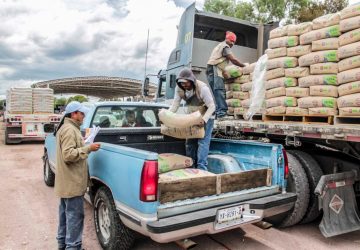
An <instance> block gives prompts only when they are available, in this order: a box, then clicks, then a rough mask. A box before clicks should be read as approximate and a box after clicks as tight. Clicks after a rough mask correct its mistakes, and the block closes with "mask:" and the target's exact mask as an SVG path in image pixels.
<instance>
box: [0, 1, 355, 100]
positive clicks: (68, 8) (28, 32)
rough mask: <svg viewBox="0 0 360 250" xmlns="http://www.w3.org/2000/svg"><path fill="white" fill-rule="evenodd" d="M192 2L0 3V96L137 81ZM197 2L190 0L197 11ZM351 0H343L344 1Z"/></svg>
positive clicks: (152, 69)
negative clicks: (62, 85)
mask: <svg viewBox="0 0 360 250" xmlns="http://www.w3.org/2000/svg"><path fill="white" fill-rule="evenodd" d="M193 2H194V0H75V1H74V0H51V1H49V0H31V1H29V0H0V24H1V25H0V98H3V97H4V94H5V91H6V89H8V88H9V87H10V86H30V85H31V84H32V83H35V82H39V81H44V80H51V79H58V78H65V77H75V76H100V75H101V76H120V77H129V78H134V79H142V78H143V75H144V60H145V59H144V58H145V50H146V38H147V30H148V29H150V40H149V53H148V70H147V72H148V73H157V72H158V71H159V70H160V69H161V68H165V67H166V63H167V60H168V56H169V54H170V52H171V50H172V49H173V48H174V46H175V41H176V35H177V29H176V25H177V24H178V23H179V20H180V17H181V14H182V13H183V11H184V9H185V8H186V7H187V6H189V5H190V4H191V3H193ZM203 2H204V0H197V6H198V7H199V8H200V9H201V8H202V5H203ZM355 2H358V0H350V3H355Z"/></svg>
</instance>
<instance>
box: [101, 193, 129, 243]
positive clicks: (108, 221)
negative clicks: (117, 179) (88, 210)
mask: <svg viewBox="0 0 360 250" xmlns="http://www.w3.org/2000/svg"><path fill="white" fill-rule="evenodd" d="M94 221H95V229H96V234H97V237H98V240H99V242H100V245H101V246H102V248H103V249H107V250H116V249H124V250H125V249H130V248H131V247H132V245H133V244H134V241H135V234H134V232H133V231H132V230H131V229H129V228H127V227H126V226H125V225H124V224H123V223H122V222H121V220H120V217H119V215H118V213H117V212H116V208H115V203H114V200H113V198H112V195H111V192H110V190H109V189H108V188H106V187H101V188H99V190H98V191H97V192H96V195H95V199H94Z"/></svg>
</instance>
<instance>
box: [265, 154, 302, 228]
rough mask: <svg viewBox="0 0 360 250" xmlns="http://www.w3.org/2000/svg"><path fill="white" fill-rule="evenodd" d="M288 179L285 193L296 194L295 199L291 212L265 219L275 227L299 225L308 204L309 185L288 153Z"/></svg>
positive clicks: (300, 169) (299, 166) (296, 161)
mask: <svg viewBox="0 0 360 250" xmlns="http://www.w3.org/2000/svg"><path fill="white" fill-rule="evenodd" d="M287 157H288V162H289V177H288V179H287V188H286V191H288V192H292V193H296V195H297V198H296V201H295V204H294V207H293V209H292V210H291V211H289V212H287V213H285V214H279V215H276V216H272V217H270V218H266V219H265V221H267V222H270V223H271V224H273V225H274V226H276V227H282V228H284V227H291V226H293V225H296V224H297V223H299V222H300V221H301V220H302V218H303V217H304V215H305V213H306V211H307V208H308V204H309V183H308V180H307V177H306V173H305V170H304V169H303V168H302V166H301V163H300V162H299V161H298V160H297V159H296V158H295V157H294V156H293V155H292V154H290V153H289V152H288V154H287Z"/></svg>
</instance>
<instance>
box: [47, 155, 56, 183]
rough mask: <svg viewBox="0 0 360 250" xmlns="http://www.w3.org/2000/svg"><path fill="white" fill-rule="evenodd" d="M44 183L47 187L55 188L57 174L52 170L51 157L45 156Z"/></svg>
mask: <svg viewBox="0 0 360 250" xmlns="http://www.w3.org/2000/svg"><path fill="white" fill-rule="evenodd" d="M44 182H45V184H46V185H47V186H49V187H53V186H54V184H55V174H54V172H53V171H52V170H51V168H50V163H49V157H48V155H47V153H46V152H45V154H44Z"/></svg>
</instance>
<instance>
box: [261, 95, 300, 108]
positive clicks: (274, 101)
mask: <svg viewBox="0 0 360 250" xmlns="http://www.w3.org/2000/svg"><path fill="white" fill-rule="evenodd" d="M296 105H297V102H296V98H294V97H287V96H282V97H275V98H271V99H268V100H266V108H272V107H278V106H285V107H295V106H296Z"/></svg>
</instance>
